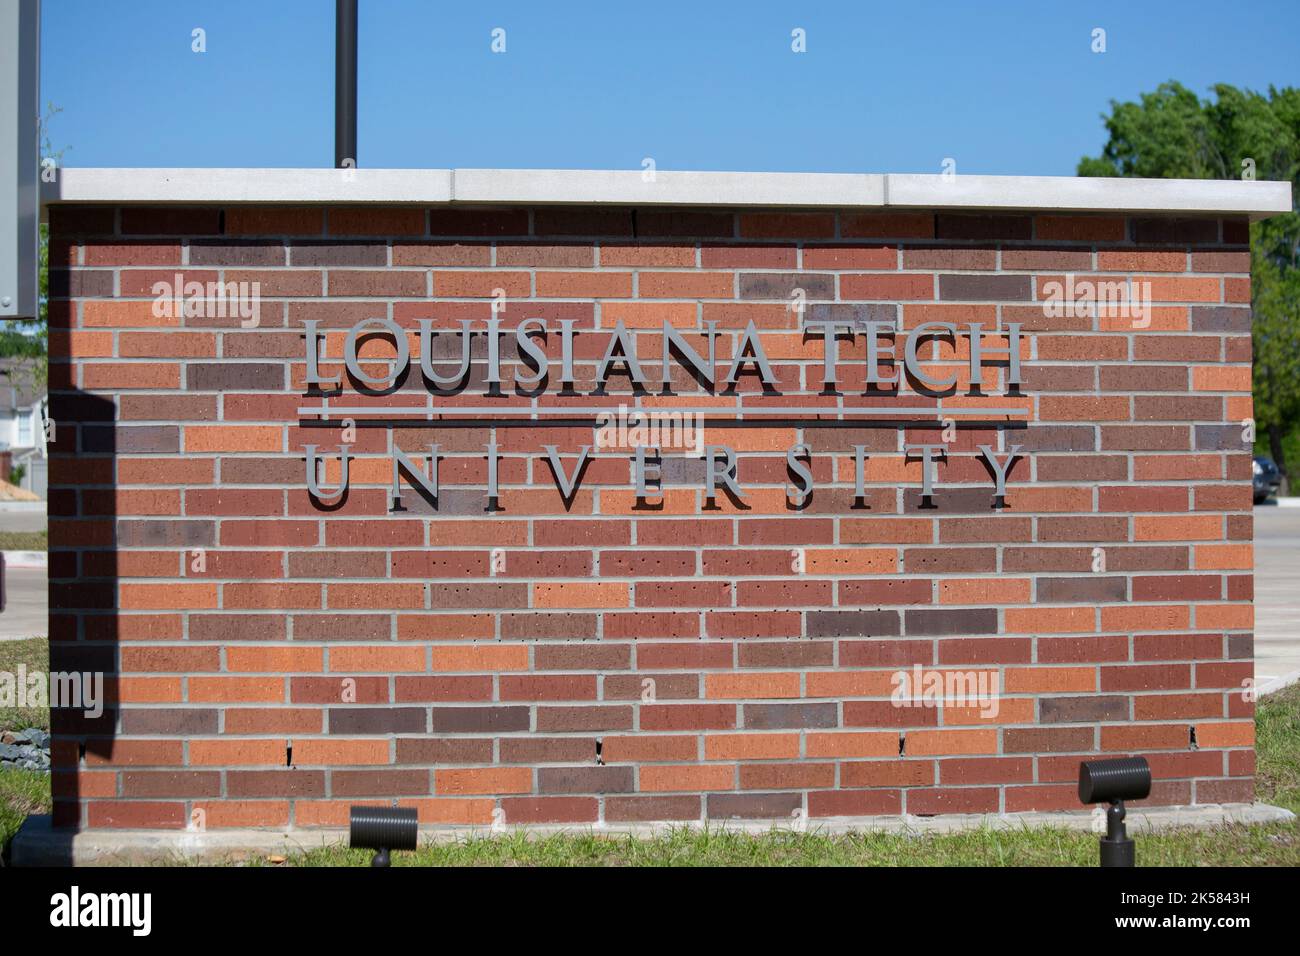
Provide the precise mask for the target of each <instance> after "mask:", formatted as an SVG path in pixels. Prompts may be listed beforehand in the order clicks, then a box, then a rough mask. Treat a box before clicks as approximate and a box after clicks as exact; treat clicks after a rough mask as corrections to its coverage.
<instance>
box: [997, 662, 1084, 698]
mask: <svg viewBox="0 0 1300 956" xmlns="http://www.w3.org/2000/svg"><path fill="white" fill-rule="evenodd" d="M1003 680H1004V684H1005V690H1006V691H1007V693H1015V694H1059V693H1064V692H1068V691H1076V692H1081V691H1095V690H1096V689H1097V671H1096V668H1092V667H1008V668H1007V671H1006V674H1005V676H1004V678H1003Z"/></svg>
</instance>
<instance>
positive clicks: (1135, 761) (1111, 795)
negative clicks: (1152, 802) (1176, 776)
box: [1079, 757, 1151, 866]
mask: <svg viewBox="0 0 1300 956" xmlns="http://www.w3.org/2000/svg"><path fill="white" fill-rule="evenodd" d="M1150 794H1151V765H1150V764H1148V763H1147V762H1146V758H1145V757H1121V758H1119V759H1116V760H1093V761H1091V762H1090V763H1081V764H1079V800H1080V801H1082V802H1083V803H1109V804H1110V806H1109V807H1107V809H1106V835H1105V836H1104V837H1102V838H1101V865H1102V866H1132V865H1133V863H1134V859H1135V852H1134V845H1133V841H1132V840H1130V839H1129V838H1128V832H1127V830H1125V828H1124V816H1125V813H1124V801H1125V800H1142V799H1144V798H1146V797H1148V796H1150Z"/></svg>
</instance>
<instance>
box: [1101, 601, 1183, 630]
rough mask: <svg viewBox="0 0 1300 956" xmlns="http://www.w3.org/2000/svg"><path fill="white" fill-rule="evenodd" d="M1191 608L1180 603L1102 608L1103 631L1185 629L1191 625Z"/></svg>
mask: <svg viewBox="0 0 1300 956" xmlns="http://www.w3.org/2000/svg"><path fill="white" fill-rule="evenodd" d="M1191 617H1192V615H1191V609H1190V608H1188V607H1187V606H1186V605H1179V604H1168V605H1162V604H1149V605H1139V604H1130V605H1125V606H1122V607H1119V606H1117V607H1103V608H1102V609H1101V629H1102V630H1103V631H1139V632H1145V631H1183V630H1186V629H1187V628H1188V627H1189V626H1190V625H1191Z"/></svg>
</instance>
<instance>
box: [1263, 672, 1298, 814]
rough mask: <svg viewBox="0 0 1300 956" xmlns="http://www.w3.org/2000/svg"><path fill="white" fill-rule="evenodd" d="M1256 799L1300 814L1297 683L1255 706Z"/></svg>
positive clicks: (1270, 695)
mask: <svg viewBox="0 0 1300 956" xmlns="http://www.w3.org/2000/svg"><path fill="white" fill-rule="evenodd" d="M1255 759H1256V767H1255V771H1256V774H1255V790H1256V793H1255V799H1257V800H1259V801H1261V802H1263V803H1271V804H1273V805H1274V806H1275V807H1286V808H1287V809H1288V810H1290V811H1291V812H1292V813H1295V814H1297V815H1300V684H1292V685H1291V686H1290V687H1288V688H1286V689H1285V690H1280V691H1278V692H1277V693H1275V694H1269V695H1268V696H1267V697H1264V698H1261V699H1260V701H1259V703H1258V705H1257V706H1256V709H1255Z"/></svg>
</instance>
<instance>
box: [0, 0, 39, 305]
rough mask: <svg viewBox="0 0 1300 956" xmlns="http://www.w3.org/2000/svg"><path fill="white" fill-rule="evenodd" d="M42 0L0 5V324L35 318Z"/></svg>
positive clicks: (8, 1)
mask: <svg viewBox="0 0 1300 956" xmlns="http://www.w3.org/2000/svg"><path fill="white" fill-rule="evenodd" d="M40 19H41V5H40V0H0V174H2V175H3V177H4V182H3V184H0V319H32V318H35V317H36V315H37V309H38V304H37V293H38V285H37V277H36V273H37V263H38V261H39V245H40V241H39V232H38V230H39V228H40V227H39V215H40V131H39V130H40V125H39V124H40V115H41V102H40V100H41V97H40Z"/></svg>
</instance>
